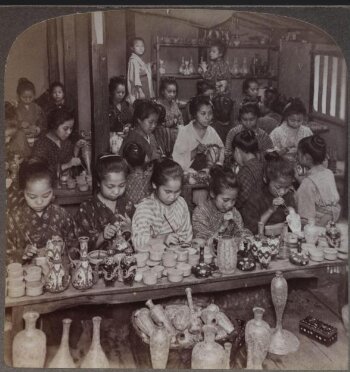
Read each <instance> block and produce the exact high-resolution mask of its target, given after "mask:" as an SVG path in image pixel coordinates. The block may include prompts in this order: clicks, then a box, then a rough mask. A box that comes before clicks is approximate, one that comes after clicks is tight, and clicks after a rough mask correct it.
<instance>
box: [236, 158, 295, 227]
mask: <svg viewBox="0 0 350 372" xmlns="http://www.w3.org/2000/svg"><path fill="white" fill-rule="evenodd" d="M265 160H266V172H265V176H266V184H265V185H264V186H263V187H262V189H261V190H260V191H258V192H257V193H256V194H254V195H252V196H251V197H250V198H249V199H248V200H247V202H246V203H245V205H244V208H242V210H241V213H242V217H243V221H244V225H245V226H246V228H248V229H249V230H250V231H251V232H252V233H253V234H257V233H258V223H259V222H261V223H262V225H264V226H266V225H275V224H281V223H283V222H284V221H285V220H286V215H287V214H288V207H293V208H295V207H296V205H295V199H294V193H293V189H292V182H293V180H294V165H293V163H292V162H291V161H290V160H289V159H287V158H284V157H282V156H280V155H278V154H277V153H276V152H271V153H267V154H266V155H265Z"/></svg>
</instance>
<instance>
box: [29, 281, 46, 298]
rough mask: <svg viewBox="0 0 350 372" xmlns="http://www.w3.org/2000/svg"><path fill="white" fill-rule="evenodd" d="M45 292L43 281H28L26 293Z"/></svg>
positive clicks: (36, 294)
mask: <svg viewBox="0 0 350 372" xmlns="http://www.w3.org/2000/svg"><path fill="white" fill-rule="evenodd" d="M41 294H43V283H41V282H40V281H38V282H28V283H27V284H26V295H27V296H31V297H34V296H40V295H41Z"/></svg>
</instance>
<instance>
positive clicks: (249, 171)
mask: <svg viewBox="0 0 350 372" xmlns="http://www.w3.org/2000/svg"><path fill="white" fill-rule="evenodd" d="M232 147H233V157H234V159H235V161H236V163H237V164H238V165H239V171H238V174H237V182H238V185H239V193H238V197H237V202H236V207H237V208H238V210H241V209H243V208H244V205H245V203H246V202H247V201H248V200H249V199H250V197H251V196H253V195H254V194H255V193H258V192H260V190H261V188H262V186H263V172H264V169H263V162H262V161H261V160H260V159H259V156H258V153H259V146H258V140H257V138H256V136H255V133H254V132H253V131H252V130H244V131H242V132H240V133H238V134H236V136H235V137H234V139H233V142H232Z"/></svg>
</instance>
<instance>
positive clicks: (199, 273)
mask: <svg viewBox="0 0 350 372" xmlns="http://www.w3.org/2000/svg"><path fill="white" fill-rule="evenodd" d="M192 273H193V274H194V275H195V276H196V277H197V278H207V277H208V276H210V275H211V273H212V269H211V267H210V265H209V264H207V263H205V262H204V247H203V246H201V247H200V249H199V262H198V264H197V265H196V266H192Z"/></svg>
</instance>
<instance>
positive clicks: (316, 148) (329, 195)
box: [296, 135, 340, 226]
mask: <svg viewBox="0 0 350 372" xmlns="http://www.w3.org/2000/svg"><path fill="white" fill-rule="evenodd" d="M326 155H327V145H326V142H325V140H324V139H323V138H322V137H320V136H317V135H313V136H310V137H306V138H303V139H302V140H300V142H299V145H298V162H299V164H300V165H302V166H304V167H306V168H308V169H309V171H308V172H307V175H306V177H305V178H304V179H303V181H302V182H301V185H300V186H299V188H298V190H297V193H296V200H297V207H298V213H299V215H300V217H301V219H302V223H304V224H306V223H307V222H308V220H309V219H313V220H315V222H316V225H319V226H326V225H327V223H328V222H329V221H331V220H334V221H337V220H338V218H339V215H340V205H339V194H338V190H337V186H336V183H335V179H334V174H333V173H332V171H331V170H329V169H327V168H325V166H324V164H323V162H324V161H325V159H326Z"/></svg>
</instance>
